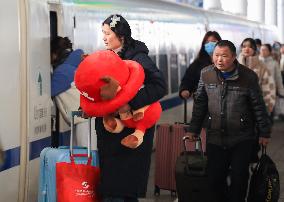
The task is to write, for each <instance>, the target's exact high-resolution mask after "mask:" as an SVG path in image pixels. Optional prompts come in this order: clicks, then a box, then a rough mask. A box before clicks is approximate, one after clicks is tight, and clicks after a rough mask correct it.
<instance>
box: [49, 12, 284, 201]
mask: <svg viewBox="0 0 284 202" xmlns="http://www.w3.org/2000/svg"><path fill="white" fill-rule="evenodd" d="M102 31H103V41H104V43H105V46H106V49H108V50H112V51H114V52H115V53H117V55H118V56H119V57H120V58H121V59H123V60H134V61H136V62H138V63H140V64H141V65H142V67H143V68H144V71H145V76H146V77H145V81H144V87H143V88H141V90H140V91H139V92H138V94H137V95H136V96H135V97H134V98H133V100H131V101H130V102H129V103H128V104H126V105H125V106H123V107H121V108H120V109H119V110H121V111H131V110H133V109H137V108H140V107H143V106H146V105H149V104H151V103H153V102H156V101H158V100H159V99H161V98H162V97H163V96H164V95H165V94H166V83H165V80H164V78H163V75H162V73H161V72H160V70H159V69H158V68H157V67H156V65H155V64H154V63H153V61H151V59H150V57H149V56H148V52H149V50H148V48H147V47H146V45H145V44H144V43H143V42H140V41H137V40H134V39H133V38H132V37H131V29H130V26H129V24H128V22H127V21H126V20H125V19H124V18H123V17H122V16H120V15H111V16H110V17H108V18H107V19H106V20H105V21H104V22H103V23H102ZM54 43H55V41H53V42H52V52H51V59H52V65H53V67H54V71H53V76H52V83H51V86H52V91H51V92H52V96H54V97H56V96H58V95H60V94H61V93H63V92H66V91H67V90H68V89H70V87H71V85H72V83H73V81H74V72H75V71H76V68H77V66H78V64H79V63H80V61H81V60H82V59H83V58H84V57H82V55H83V51H82V50H75V51H74V50H73V49H72V44H71V42H70V40H68V39H66V38H61V39H60V40H59V39H57V43H56V44H54ZM236 45H239V44H233V43H232V42H230V41H228V40H222V38H221V36H220V34H219V33H218V32H216V31H209V32H207V33H206V34H205V36H204V38H203V40H202V44H201V47H200V51H199V54H198V55H197V57H196V59H195V60H194V61H193V63H192V64H190V65H189V67H188V69H187V71H186V73H185V75H184V77H183V79H182V81H181V84H180V92H179V95H180V97H181V98H183V99H188V98H190V97H192V98H193V100H194V106H193V114H192V120H191V122H190V128H189V129H188V131H187V134H188V135H189V136H190V137H191V138H192V139H194V138H196V136H197V135H198V134H199V133H200V130H201V129H202V128H203V130H206V131H207V155H208V175H209V184H210V186H211V187H212V190H213V191H212V202H213V201H216V202H222V201H224V202H228V201H231V202H233V201H236V202H243V201H245V197H246V191H247V185H248V176H249V171H248V168H249V164H250V163H251V162H252V161H255V160H254V159H255V158H256V159H257V157H256V156H257V152H258V149H257V148H258V147H257V146H258V145H259V144H260V145H263V146H266V145H267V144H268V143H269V139H270V132H271V125H272V124H271V123H273V121H274V120H276V119H279V118H282V117H281V116H283V114H279V113H278V112H279V106H280V108H281V107H283V106H281V105H279V100H280V99H281V98H283V97H284V89H283V73H284V44H280V43H278V42H275V43H274V44H262V43H261V41H260V40H259V39H252V38H246V39H244V40H243V41H242V43H241V44H240V50H239V51H237V48H236V47H235V46H236ZM53 47H55V48H53ZM64 69H65V70H64ZM277 107H278V108H277ZM96 131H97V137H98V151H99V159H100V168H101V182H100V192H101V194H102V196H103V201H105V202H112V201H113V202H137V201H138V197H144V196H145V193H146V187H147V180H148V176H149V168H150V159H151V151H152V145H153V138H154V131H155V128H154V127H152V128H150V129H148V130H147V131H146V133H147V134H146V135H145V140H144V142H143V143H142V144H141V145H140V146H139V147H137V148H135V149H133V148H126V147H124V146H123V145H122V144H121V140H122V139H123V138H124V137H125V136H126V135H127V134H129V131H131V129H125V130H123V131H121V132H120V133H118V134H115V135H114V134H112V133H110V132H108V131H106V130H105V128H104V123H103V120H102V118H97V119H96ZM249 154H250V155H249ZM229 168H230V169H231V171H230V172H231V173H230V175H231V186H230V189H229V190H230V191H228V192H226V191H225V190H227V185H226V178H227V175H228V170H229ZM129 176H130V177H129Z"/></svg>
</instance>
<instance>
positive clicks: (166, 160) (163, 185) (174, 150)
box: [155, 102, 206, 195]
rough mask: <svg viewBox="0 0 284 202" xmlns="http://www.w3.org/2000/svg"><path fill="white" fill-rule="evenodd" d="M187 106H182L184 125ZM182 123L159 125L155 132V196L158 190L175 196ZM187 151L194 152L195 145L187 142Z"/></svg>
mask: <svg viewBox="0 0 284 202" xmlns="http://www.w3.org/2000/svg"><path fill="white" fill-rule="evenodd" d="M186 111H187V105H186V102H185V104H184V121H185V123H186V116H187V113H186ZM185 127H187V125H186V124H184V123H175V124H172V125H171V124H160V125H157V132H156V153H155V166H156V167H155V195H160V189H164V190H169V191H171V194H172V195H173V194H174V195H175V194H176V181H175V164H176V160H177V157H178V156H179V155H180V153H181V152H182V151H183V147H184V146H183V142H182V138H183V137H184V136H185V130H184V129H185ZM201 138H202V144H203V145H202V148H205V145H206V143H205V139H206V133H205V130H202V131H201ZM187 148H189V151H194V150H195V143H192V142H187Z"/></svg>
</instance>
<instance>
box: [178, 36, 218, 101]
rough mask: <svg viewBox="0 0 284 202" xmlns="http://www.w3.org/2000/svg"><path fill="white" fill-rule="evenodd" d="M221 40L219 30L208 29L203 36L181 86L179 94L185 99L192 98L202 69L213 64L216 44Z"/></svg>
mask: <svg viewBox="0 0 284 202" xmlns="http://www.w3.org/2000/svg"><path fill="white" fill-rule="evenodd" d="M220 40H221V37H220V35H219V34H218V32H215V31H208V32H207V33H206V34H205V36H204V37H203V40H202V43H201V47H200V50H199V53H198V56H197V58H196V59H195V60H194V61H193V62H192V63H191V64H190V65H189V67H188V68H187V70H186V72H185V74H184V76H183V78H182V81H181V84H180V87H179V95H180V97H181V98H183V99H188V98H190V97H191V96H192V95H193V93H194V92H195V91H196V89H197V85H198V81H199V78H200V72H201V70H202V69H203V68H204V67H206V66H208V65H211V64H212V63H213V62H212V54H213V51H214V47H215V44H216V43H217V42H218V41H220Z"/></svg>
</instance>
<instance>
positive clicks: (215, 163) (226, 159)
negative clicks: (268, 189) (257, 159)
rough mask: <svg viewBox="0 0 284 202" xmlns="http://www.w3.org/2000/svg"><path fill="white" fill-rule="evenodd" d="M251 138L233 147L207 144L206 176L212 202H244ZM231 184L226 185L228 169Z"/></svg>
mask: <svg viewBox="0 0 284 202" xmlns="http://www.w3.org/2000/svg"><path fill="white" fill-rule="evenodd" d="M252 145H253V140H246V141H243V142H241V143H238V144H236V145H235V146H233V147H229V148H226V147H223V146H218V145H214V144H208V145H207V157H208V178H209V186H210V189H211V190H212V193H211V194H212V202H245V198H246V193H247V187H248V178H249V163H250V159H251V152H252ZM230 168H231V170H230V178H231V184H230V187H228V185H227V176H228V174H229V173H228V172H229V169H230Z"/></svg>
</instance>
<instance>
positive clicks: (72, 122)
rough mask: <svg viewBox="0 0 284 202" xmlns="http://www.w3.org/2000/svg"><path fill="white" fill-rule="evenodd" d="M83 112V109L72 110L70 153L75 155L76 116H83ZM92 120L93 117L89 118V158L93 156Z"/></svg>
mask: <svg viewBox="0 0 284 202" xmlns="http://www.w3.org/2000/svg"><path fill="white" fill-rule="evenodd" d="M82 114H83V112H82V111H81V110H79V111H72V112H71V136H70V155H71V156H73V138H74V127H75V126H74V125H75V124H74V117H75V116H77V117H82ZM91 120H92V118H91V117H90V118H88V123H89V124H88V125H89V127H88V128H89V134H88V146H87V154H88V158H90V157H91V133H92V130H91V129H92V127H91Z"/></svg>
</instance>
